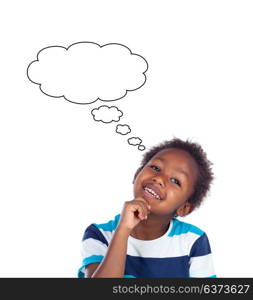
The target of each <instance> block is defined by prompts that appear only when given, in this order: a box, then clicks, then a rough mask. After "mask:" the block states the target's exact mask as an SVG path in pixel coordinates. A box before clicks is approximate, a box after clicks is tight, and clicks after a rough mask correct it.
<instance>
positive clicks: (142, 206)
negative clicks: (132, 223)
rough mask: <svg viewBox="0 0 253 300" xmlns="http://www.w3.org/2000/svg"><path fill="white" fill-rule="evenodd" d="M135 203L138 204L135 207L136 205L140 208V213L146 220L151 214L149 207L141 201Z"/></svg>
mask: <svg viewBox="0 0 253 300" xmlns="http://www.w3.org/2000/svg"><path fill="white" fill-rule="evenodd" d="M135 203H136V204H135V205H136V206H137V207H138V208H140V209H139V212H140V216H141V218H142V219H145V218H146V216H147V215H148V214H149V210H148V207H147V205H146V204H144V203H143V202H141V201H136V202H135Z"/></svg>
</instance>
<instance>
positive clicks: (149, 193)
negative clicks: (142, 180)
mask: <svg viewBox="0 0 253 300" xmlns="http://www.w3.org/2000/svg"><path fill="white" fill-rule="evenodd" d="M143 190H144V191H145V194H146V195H147V196H149V197H152V198H156V199H158V200H162V198H161V196H160V195H158V194H157V193H156V192H155V191H154V190H153V189H152V188H151V187H148V186H145V185H144V186H143Z"/></svg>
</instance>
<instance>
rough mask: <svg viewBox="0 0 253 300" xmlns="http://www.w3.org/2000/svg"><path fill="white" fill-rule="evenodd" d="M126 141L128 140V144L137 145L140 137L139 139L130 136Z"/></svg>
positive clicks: (140, 140) (139, 142)
mask: <svg viewBox="0 0 253 300" xmlns="http://www.w3.org/2000/svg"><path fill="white" fill-rule="evenodd" d="M127 141H128V144H129V145H132V146H137V145H140V144H141V143H142V139H140V138H138V137H131V138H129V139H128V140H127Z"/></svg>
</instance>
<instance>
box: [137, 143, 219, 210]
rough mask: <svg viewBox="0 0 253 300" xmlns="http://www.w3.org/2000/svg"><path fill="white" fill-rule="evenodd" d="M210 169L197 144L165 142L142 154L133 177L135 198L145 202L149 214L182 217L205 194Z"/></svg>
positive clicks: (209, 183)
mask: <svg viewBox="0 0 253 300" xmlns="http://www.w3.org/2000/svg"><path fill="white" fill-rule="evenodd" d="M211 165H212V163H211V162H210V161H209V160H208V159H207V157H206V153H205V152H204V151H203V149H202V147H201V146H200V145H199V144H197V143H192V142H190V141H189V140H187V141H183V140H180V139H178V138H174V139H172V140H170V141H165V142H163V143H161V144H159V145H157V146H155V147H153V148H151V149H150V150H149V151H148V152H146V153H145V154H144V156H143V159H142V161H141V166H140V167H139V168H138V170H137V171H136V173H135V175H134V181H133V183H134V194H135V197H142V198H145V200H146V201H147V202H148V203H149V205H151V211H152V212H153V213H156V214H159V215H170V216H175V215H179V216H185V215H187V214H189V213H190V212H191V211H193V210H194V209H195V208H196V207H198V206H199V205H200V204H201V202H202V201H203V199H204V197H205V196H206V194H207V192H208V191H209V189H210V185H211V182H212V180H213V173H212V170H211Z"/></svg>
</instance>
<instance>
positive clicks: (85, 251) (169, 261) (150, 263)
mask: <svg viewBox="0 0 253 300" xmlns="http://www.w3.org/2000/svg"><path fill="white" fill-rule="evenodd" d="M211 164H212V163H211V162H210V161H209V160H208V159H207V157H206V154H205V152H204V151H203V149H202V148H201V146H200V145H199V144H196V143H192V142H190V141H188V140H187V141H182V140H180V139H178V138H174V139H173V140H171V141H165V142H163V143H161V144H159V145H157V146H155V147H153V148H151V149H150V150H149V151H148V152H147V153H145V154H144V156H143V159H142V162H141V166H140V167H139V169H138V170H137V171H136V173H135V176H134V180H133V184H134V200H132V201H127V202H125V203H124V207H123V209H122V212H121V214H119V215H117V216H116V217H115V219H114V220H111V221H109V222H108V223H104V224H91V225H90V226H88V227H87V229H86V230H85V233H84V237H83V241H82V255H83V266H82V267H81V268H80V269H79V273H78V276H79V277H92V278H98V277H142V278H143V277H216V276H215V273H214V269H213V263H212V256H211V249H210V245H209V241H208V238H207V236H206V234H205V233H204V232H203V231H202V230H200V229H199V228H197V227H195V226H193V225H191V224H188V223H185V222H181V221H179V220H177V219H176V217H177V216H180V217H183V216H186V215H187V214H189V213H190V212H192V211H193V210H194V209H195V208H196V207H198V206H199V205H200V203H201V202H202V200H203V198H204V197H205V195H206V194H207V192H208V191H209V189H210V185H211V182H212V180H213V173H212V170H211Z"/></svg>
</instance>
